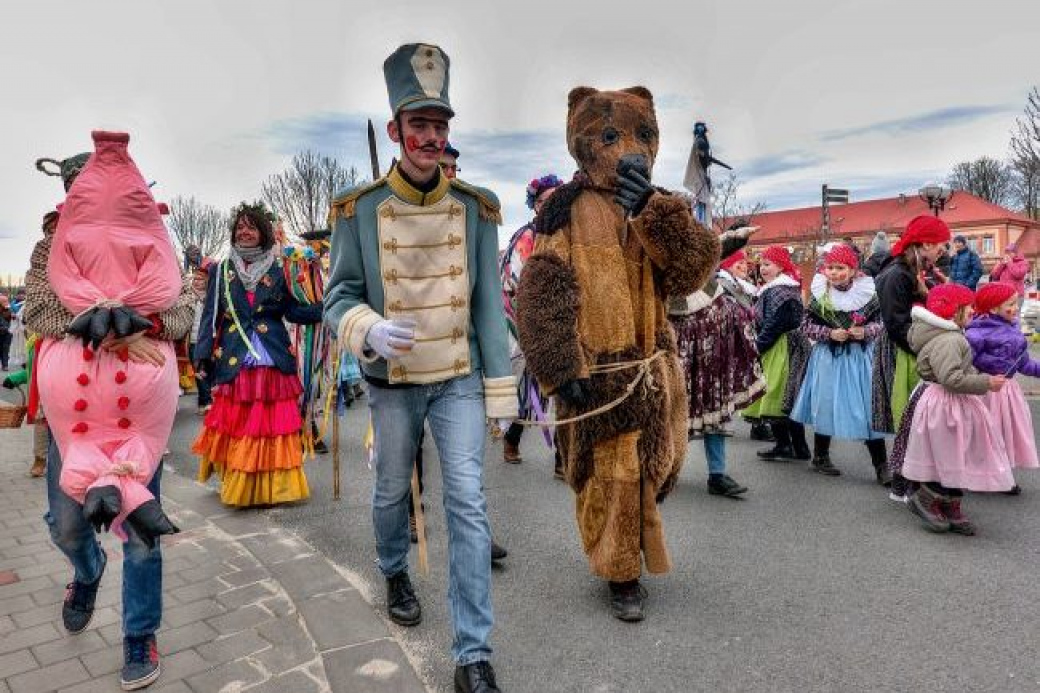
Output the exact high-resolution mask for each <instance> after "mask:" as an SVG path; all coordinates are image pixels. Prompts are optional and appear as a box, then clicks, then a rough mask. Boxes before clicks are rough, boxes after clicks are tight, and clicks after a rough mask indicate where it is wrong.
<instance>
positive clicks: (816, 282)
mask: <svg viewBox="0 0 1040 693" xmlns="http://www.w3.org/2000/svg"><path fill="white" fill-rule="evenodd" d="M827 289H828V284H827V277H825V276H824V275H822V274H819V273H817V274H816V275H815V276H814V277H813V280H812V286H811V287H810V291H812V295H813V298H815V299H816V300H817V301H822V300H823V297H824V295H826V294H827V293H828V291H827ZM875 293H877V290H876V289H875V288H874V280H873V279H871V278H870V277H866V276H864V277H856V278H855V279H853V280H852V286H850V287H849V288H848V289H846V290H845V291H839V290H837V289H832V290H831V291H830V298H831V305H833V306H834V308H835V309H837V310H840V311H842V312H843V313H851V312H852V311H854V310H859V309H860V308H862V307H863V306H865V305H867V304H868V303H870V299H872V298H874V294H875Z"/></svg>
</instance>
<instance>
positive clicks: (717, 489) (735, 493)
mask: <svg viewBox="0 0 1040 693" xmlns="http://www.w3.org/2000/svg"><path fill="white" fill-rule="evenodd" d="M708 493H710V494H711V495H713V496H725V497H726V498H738V497H739V496H740V494H742V493H747V486H741V485H740V484H738V483H737V482H736V481H734V480H733V479H732V478H731V477H729V476H728V475H726V474H722V475H720V476H717V477H713V476H709V477H708Z"/></svg>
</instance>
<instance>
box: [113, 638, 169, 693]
mask: <svg viewBox="0 0 1040 693" xmlns="http://www.w3.org/2000/svg"><path fill="white" fill-rule="evenodd" d="M159 673H160V667H159V648H158V646H157V645H156V642H155V635H154V634H152V635H142V636H140V637H126V638H123V671H122V673H120V675H119V683H120V685H122V687H123V690H124V691H136V690H138V689H140V688H147V687H148V686H150V685H152V683H153V682H154V681H155V680H156V679H157V678H159Z"/></svg>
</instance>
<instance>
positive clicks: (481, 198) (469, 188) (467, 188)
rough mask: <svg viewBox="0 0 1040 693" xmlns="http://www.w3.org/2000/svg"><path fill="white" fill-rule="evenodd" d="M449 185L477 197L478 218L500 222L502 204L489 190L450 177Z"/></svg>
mask: <svg viewBox="0 0 1040 693" xmlns="http://www.w3.org/2000/svg"><path fill="white" fill-rule="evenodd" d="M451 185H452V187H454V188H458V189H459V190H461V191H462V192H464V193H466V194H468V195H472V196H473V197H475V198H477V202H478V203H479V204H480V212H479V214H480V218H481V219H483V220H484V221H490V222H492V223H493V224H498V225H501V224H502V206H501V205H500V204H499V202H498V200H497V199H496V198H495V196H494V195H493V194H492V193H491V191H489V190H485V189H484V188H478V187H477V186H475V185H470V184H469V183H466V182H464V181H461V180H459V179H458V178H452V179H451Z"/></svg>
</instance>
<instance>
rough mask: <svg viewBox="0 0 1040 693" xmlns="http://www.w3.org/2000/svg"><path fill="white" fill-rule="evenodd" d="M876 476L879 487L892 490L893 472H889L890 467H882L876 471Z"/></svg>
mask: <svg viewBox="0 0 1040 693" xmlns="http://www.w3.org/2000/svg"><path fill="white" fill-rule="evenodd" d="M874 475H875V476H876V477H877V482H878V484H879V485H881V486H884V487H885V488H890V487H891V486H892V472H890V471H888V467H881V468H880V469H877V470H875V472H874Z"/></svg>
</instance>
